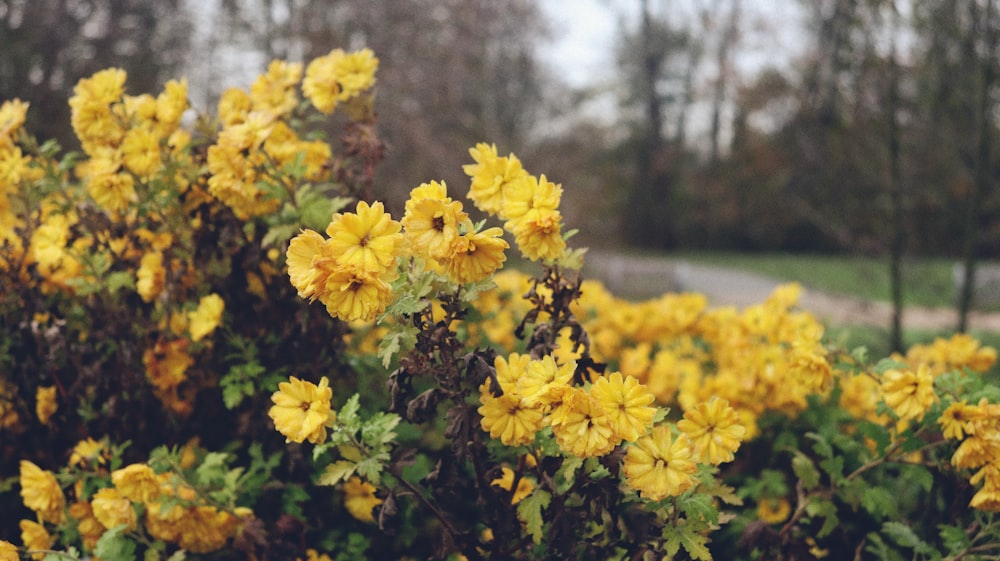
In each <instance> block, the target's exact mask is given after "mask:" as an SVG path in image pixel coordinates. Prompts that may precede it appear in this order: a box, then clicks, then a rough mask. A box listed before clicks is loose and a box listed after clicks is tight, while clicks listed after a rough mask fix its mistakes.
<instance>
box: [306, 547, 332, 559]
mask: <svg viewBox="0 0 1000 561" xmlns="http://www.w3.org/2000/svg"><path fill="white" fill-rule="evenodd" d="M299 561H301V560H299ZM306 561H333V559H332V558H331V557H330V556H329V555H327V554H325V553H320V552H318V551H316V550H315V549H311V548H310V549H307V550H306Z"/></svg>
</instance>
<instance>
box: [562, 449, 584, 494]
mask: <svg viewBox="0 0 1000 561" xmlns="http://www.w3.org/2000/svg"><path fill="white" fill-rule="evenodd" d="M582 465H583V458H580V457H578V456H571V457H568V458H563V462H562V465H560V466H559V469H558V470H556V474H555V481H556V490H557V491H559V492H560V493H564V492H566V491H568V490H569V488H570V487H572V486H573V483H574V482H575V481H576V470H578V469H580V466H582Z"/></svg>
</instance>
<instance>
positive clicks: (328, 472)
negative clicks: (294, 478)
mask: <svg viewBox="0 0 1000 561" xmlns="http://www.w3.org/2000/svg"><path fill="white" fill-rule="evenodd" d="M357 467H358V464H357V463H355V462H352V461H350V460H337V461H336V462H333V463H332V464H330V465H328V466H326V468H324V469H323V473H321V474H319V477H318V478H317V479H316V485H336V484H337V483H340V481H341V480H343V479H347V478H348V477H350V476H352V475H354V470H356V469H357Z"/></svg>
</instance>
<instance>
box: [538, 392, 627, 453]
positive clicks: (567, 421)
mask: <svg viewBox="0 0 1000 561" xmlns="http://www.w3.org/2000/svg"><path fill="white" fill-rule="evenodd" d="M549 424H550V425H551V426H552V432H553V433H554V434H555V437H556V442H558V443H559V447H560V448H561V449H562V450H563V451H565V452H568V453H570V454H573V455H575V456H580V457H581V458H592V457H595V456H603V455H604V454H607V453H608V452H610V451H611V450H613V449H614V447H615V446H617V445H618V444H619V443H620V442H621V437H620V436H618V434H617V433H616V432H615V430H614V426H613V424H612V420H611V416H610V415H608V413H607V411H606V410H605V409H604V407H603V406H602V405H601V402H600V401H598V399H597V398H596V397H594V396H593V395H591V394H590V393H589V392H587V391H585V390H583V389H582V388H578V387H575V386H574V387H569V388H567V389H566V391H565V395H564V396H563V398H562V402H561V403H560V404H559V405H558V406H557V407H556V408H555V409H554V410H553V411H552V413H551V414H550V416H549Z"/></svg>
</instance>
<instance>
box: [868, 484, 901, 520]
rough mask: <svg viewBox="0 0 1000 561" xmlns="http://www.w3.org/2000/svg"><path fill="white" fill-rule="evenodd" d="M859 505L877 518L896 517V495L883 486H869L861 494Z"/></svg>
mask: <svg viewBox="0 0 1000 561" xmlns="http://www.w3.org/2000/svg"><path fill="white" fill-rule="evenodd" d="M861 506H862V508H864V509H865V510H867V511H868V512H869V513H870V514H871V515H872V516H874V517H875V518H877V519H882V518H897V517H898V510H899V509H898V505H897V503H896V496H895V495H894V494H892V493H890V492H889V491H888V490H886V489H885V488H884V487H869V488H867V489H865V490H864V492H863V493H862V494H861Z"/></svg>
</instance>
